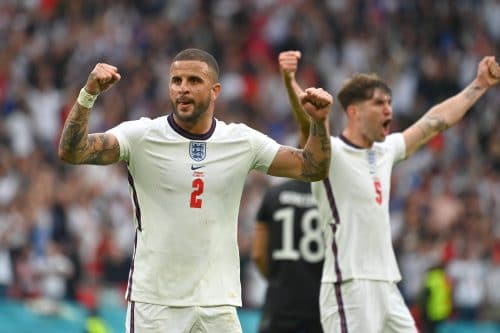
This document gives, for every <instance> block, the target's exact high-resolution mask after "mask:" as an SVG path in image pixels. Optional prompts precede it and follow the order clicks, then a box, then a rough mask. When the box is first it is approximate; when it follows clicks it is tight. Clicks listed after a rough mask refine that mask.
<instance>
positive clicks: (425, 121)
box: [403, 56, 500, 157]
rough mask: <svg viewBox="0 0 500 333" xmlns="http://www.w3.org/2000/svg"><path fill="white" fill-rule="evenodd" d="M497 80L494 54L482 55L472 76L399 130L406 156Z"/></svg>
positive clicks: (499, 73)
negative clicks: (456, 90) (447, 96)
mask: <svg viewBox="0 0 500 333" xmlns="http://www.w3.org/2000/svg"><path fill="white" fill-rule="evenodd" d="M498 82H500V67H499V66H498V63H497V62H496V61H495V57H492V56H490V57H484V58H483V60H481V62H480V63H479V66H478V70H477V75H476V78H475V79H474V80H473V81H472V82H471V83H470V84H469V85H468V86H467V87H465V88H464V89H463V90H462V91H461V92H459V93H458V94H457V95H455V96H453V97H450V98H448V99H447V100H445V101H443V102H441V103H439V104H437V105H435V106H434V107H432V108H431V109H430V110H429V111H427V113H425V114H424V115H423V116H422V118H420V119H419V120H418V121H417V122H416V123H414V124H413V125H411V126H410V127H408V128H407V129H406V130H405V131H404V132H403V137H404V140H405V143H406V156H407V157H408V156H410V155H412V154H413V153H414V152H415V151H417V150H418V149H419V148H420V147H421V146H422V145H424V144H425V143H427V142H428V141H429V140H430V139H431V138H432V137H434V136H435V135H436V134H438V133H440V132H442V131H444V130H446V129H447V128H449V127H451V126H453V125H454V124H456V123H457V122H458V121H459V120H460V119H462V118H463V116H464V115H465V113H466V112H467V111H468V110H469V109H470V108H471V107H472V106H473V105H474V104H475V103H476V102H477V100H478V99H479V98H480V97H481V96H482V95H483V94H484V93H485V92H486V91H487V90H488V89H489V88H490V87H492V86H494V85H496V84H498Z"/></svg>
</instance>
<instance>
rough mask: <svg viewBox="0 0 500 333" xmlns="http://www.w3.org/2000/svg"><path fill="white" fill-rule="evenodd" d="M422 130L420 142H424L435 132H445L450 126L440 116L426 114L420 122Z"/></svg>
mask: <svg viewBox="0 0 500 333" xmlns="http://www.w3.org/2000/svg"><path fill="white" fill-rule="evenodd" d="M417 126H418V128H419V129H420V131H421V137H420V140H419V141H420V142H421V143H422V144H423V143H425V142H427V140H429V139H430V138H432V137H433V136H434V135H435V134H437V133H440V132H443V131H444V130H446V129H447V128H449V127H450V125H448V124H447V123H446V122H445V121H444V119H443V118H441V117H440V116H433V115H425V116H424V117H423V118H422V119H421V120H420V121H419V122H418V123H417Z"/></svg>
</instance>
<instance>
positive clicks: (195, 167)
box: [191, 165, 205, 170]
mask: <svg viewBox="0 0 500 333" xmlns="http://www.w3.org/2000/svg"><path fill="white" fill-rule="evenodd" d="M204 167H205V166H204V165H191V170H198V169H201V168H204Z"/></svg>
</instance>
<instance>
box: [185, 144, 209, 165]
mask: <svg viewBox="0 0 500 333" xmlns="http://www.w3.org/2000/svg"><path fill="white" fill-rule="evenodd" d="M206 154H207V143H206V142H197V141H191V142H190V143H189V156H191V158H192V159H193V160H195V161H196V162H200V161H203V160H204V159H205V156H206Z"/></svg>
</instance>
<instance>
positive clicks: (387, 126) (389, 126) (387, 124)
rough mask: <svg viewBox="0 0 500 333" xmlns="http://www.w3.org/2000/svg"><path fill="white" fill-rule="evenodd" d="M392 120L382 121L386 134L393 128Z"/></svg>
mask: <svg viewBox="0 0 500 333" xmlns="http://www.w3.org/2000/svg"><path fill="white" fill-rule="evenodd" d="M391 121H392V119H387V120H386V121H384V122H383V123H382V127H383V129H384V134H385V135H387V134H389V131H390V130H391Z"/></svg>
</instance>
